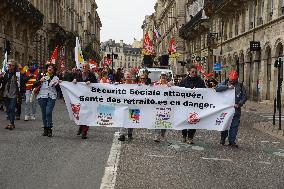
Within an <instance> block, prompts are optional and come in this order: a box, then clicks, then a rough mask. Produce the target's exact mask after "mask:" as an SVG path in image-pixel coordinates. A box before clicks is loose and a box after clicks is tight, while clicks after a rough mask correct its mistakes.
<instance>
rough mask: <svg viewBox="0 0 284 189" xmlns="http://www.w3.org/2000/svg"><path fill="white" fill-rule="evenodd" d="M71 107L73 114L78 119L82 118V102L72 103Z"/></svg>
mask: <svg viewBox="0 0 284 189" xmlns="http://www.w3.org/2000/svg"><path fill="white" fill-rule="evenodd" d="M71 109H72V113H73V116H74V117H75V119H76V120H79V119H80V109H81V104H71Z"/></svg>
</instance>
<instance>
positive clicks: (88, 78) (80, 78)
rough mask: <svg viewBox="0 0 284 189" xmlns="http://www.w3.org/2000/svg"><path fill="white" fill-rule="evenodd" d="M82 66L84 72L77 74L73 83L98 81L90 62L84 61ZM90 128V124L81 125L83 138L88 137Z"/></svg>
mask: <svg viewBox="0 0 284 189" xmlns="http://www.w3.org/2000/svg"><path fill="white" fill-rule="evenodd" d="M82 67H83V70H82V73H80V74H76V75H75V77H74V79H73V83H74V84H77V82H85V83H86V84H87V85H89V84H91V83H97V82H98V81H97V78H96V75H95V74H94V73H92V72H91V71H90V65H89V64H88V63H84V64H83V65H82ZM88 130H89V126H87V125H80V127H79V130H78V132H77V135H81V134H82V139H87V133H88Z"/></svg>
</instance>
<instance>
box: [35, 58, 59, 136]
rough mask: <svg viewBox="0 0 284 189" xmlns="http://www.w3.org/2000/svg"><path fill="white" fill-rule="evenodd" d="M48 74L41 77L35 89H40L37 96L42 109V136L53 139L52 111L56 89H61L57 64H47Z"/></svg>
mask: <svg viewBox="0 0 284 189" xmlns="http://www.w3.org/2000/svg"><path fill="white" fill-rule="evenodd" d="M46 66H47V72H46V73H45V74H42V75H40V76H39V78H38V80H37V81H36V82H35V84H34V88H39V89H40V90H39V93H38V95H37V99H38V103H39V106H40V108H41V113H42V122H43V129H44V132H43V134H42V136H48V137H52V127H53V122H52V111H53V108H54V106H55V101H56V98H57V90H56V87H59V85H58V84H59V78H58V77H57V76H56V66H55V64H47V65H46Z"/></svg>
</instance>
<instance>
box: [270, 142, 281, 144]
mask: <svg viewBox="0 0 284 189" xmlns="http://www.w3.org/2000/svg"><path fill="white" fill-rule="evenodd" d="M272 144H280V142H272Z"/></svg>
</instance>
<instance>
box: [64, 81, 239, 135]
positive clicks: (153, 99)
mask: <svg viewBox="0 0 284 189" xmlns="http://www.w3.org/2000/svg"><path fill="white" fill-rule="evenodd" d="M60 85H61V89H62V92H63V95H64V99H65V103H66V106H67V109H68V112H69V116H70V119H71V120H74V121H75V123H76V124H77V125H88V126H104V127H125V128H148V129H175V130H181V129H207V130H217V131H222V130H225V129H226V128H228V127H229V126H230V124H231V122H232V118H233V115H234V112H235V109H234V103H235V91H234V90H228V91H226V92H222V93H217V92H215V90H214V89H186V88H182V87H163V86H152V87H151V86H146V85H142V86H138V85H122V84H120V85H114V84H99V83H96V84H90V85H86V84H85V83H77V84H73V83H71V82H62V83H61V84H60Z"/></svg>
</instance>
